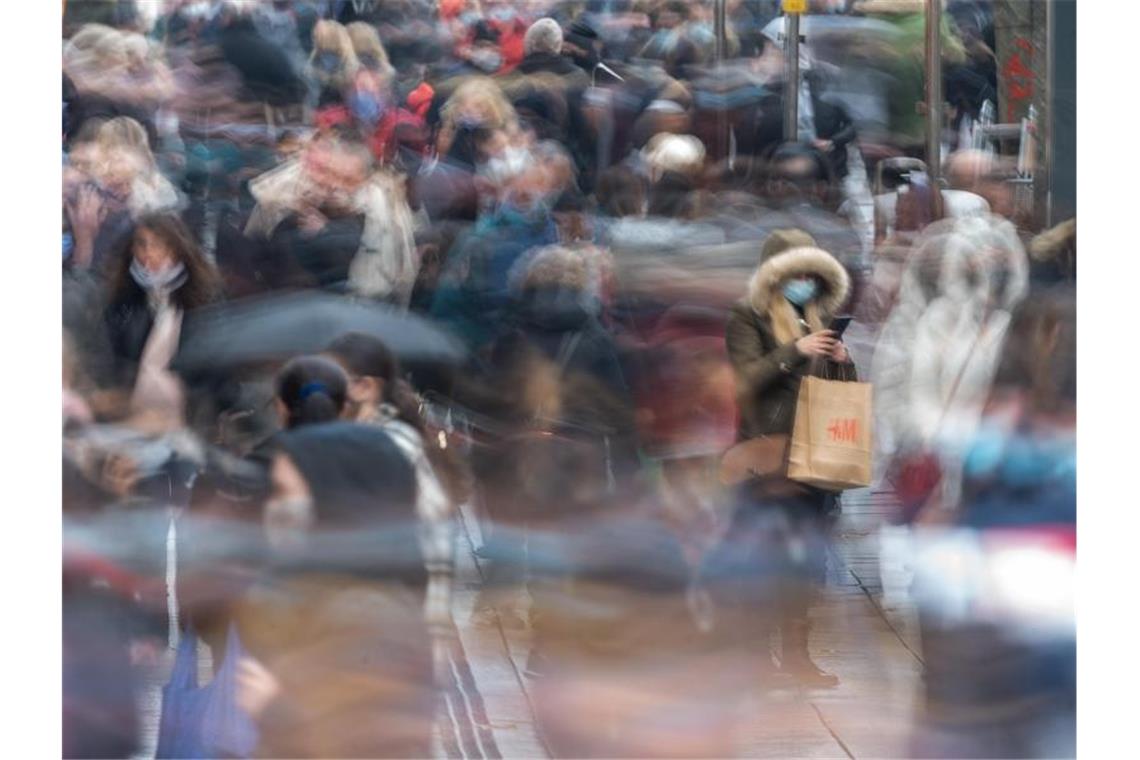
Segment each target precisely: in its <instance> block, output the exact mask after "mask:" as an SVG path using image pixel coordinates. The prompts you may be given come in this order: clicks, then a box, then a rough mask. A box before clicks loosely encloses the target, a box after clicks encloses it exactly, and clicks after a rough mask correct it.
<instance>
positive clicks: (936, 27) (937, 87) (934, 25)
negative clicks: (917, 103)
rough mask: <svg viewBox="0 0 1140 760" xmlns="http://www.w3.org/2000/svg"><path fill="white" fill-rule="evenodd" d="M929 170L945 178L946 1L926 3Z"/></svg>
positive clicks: (935, 177) (931, 173) (935, 179)
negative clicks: (943, 83) (943, 77)
mask: <svg viewBox="0 0 1140 760" xmlns="http://www.w3.org/2000/svg"><path fill="white" fill-rule="evenodd" d="M925 74H926V169H927V171H928V172H929V173H930V178H931V180H933V181H937V180H938V178H939V177H941V176H942V0H926V71H925Z"/></svg>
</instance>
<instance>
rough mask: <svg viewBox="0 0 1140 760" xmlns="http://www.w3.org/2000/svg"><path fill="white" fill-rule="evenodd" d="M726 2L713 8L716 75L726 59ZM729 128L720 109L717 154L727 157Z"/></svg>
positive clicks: (722, 109)
mask: <svg viewBox="0 0 1140 760" xmlns="http://www.w3.org/2000/svg"><path fill="white" fill-rule="evenodd" d="M726 5H727V0H716V4H715V7H714V8H713V14H714V15H713V27H714V31H715V33H716V73H717V75H718V77H719V76H721V75H723V74H724V61H725V59H726V58H727V57H728V10H727V8H726V7H725V6H726ZM728 130H729V126H728V112H727V108H725V107H721V108H720V109H719V110H718V111H717V130H716V136H717V142H718V146H717V147H718V151H717V154H718V155H719V156H721V157H729V147H728V146H729V133H728Z"/></svg>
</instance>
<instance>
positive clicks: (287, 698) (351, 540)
mask: <svg viewBox="0 0 1140 760" xmlns="http://www.w3.org/2000/svg"><path fill="white" fill-rule="evenodd" d="M276 451H277V453H276V454H275V455H274V458H273V463H272V468H271V473H272V476H271V477H272V494H271V496H270V498H269V500H268V501H267V502H266V505H265V510H264V526H265V532H266V536H267V538H268V540H269V545H270V550H271V554H270V559H271V565H270V568H269V570H268V571H267V573H266V574H265V576H264V578H263V580H262V581H261V583H259V584H258V585H256V586H255V587H253V588H251V589H250V590H249V591H248V592H247V593H246V594H245V596H244V597H243V599H242V600H241V601H240V602H238V603H237V604H236V605H235V606H234V608H233V620H234V621H235V623H236V625H237V630H238V632H239V635H240V638H241V643H242V645H243V647H244V649H245V650H246V651H247V652H248V655H249V656H248V658H246V659H243V660H242V661H241V662H240V663H239V669H238V688H237V694H236V700H237V704H238V705H239V706H240V707H241V708H242V709H243V710H244V711H245V712H246V713H247V714H249V715H250V716H251V717H253V718H254V720H255V721H256V723H257V726H258V729H259V733H260V739H259V742H258V749H257V751H256V754H257V756H259V757H312V758H322V757H425V756H427V755H428V754H429V753H430V747H431V734H432V723H433V716H434V711H435V704H436V698H435V691H434V687H433V685H432V672H431V654H430V647H429V646H428V637H427V631H426V628H425V626H424V622H423V604H424V583H425V575H426V574H425V571H424V564H423V557H422V555H421V553H420V548H419V543H418V542H417V541H416V540H415V536H416V531H417V528H416V526H417V522H416V516H415V507H414V502H415V493H416V486H415V479H414V475H413V472H412V468H411V466H410V465H409V464H408V463H407V460H406V458H405V457H404V455H403V453H402V452H401V451H400V449H399V447H398V446H397V445H396V444H395V443H394V442H393V441H392V439H391V438H390V437H389V436H388V435H387V434H386V433H384V432H382V431H380V430H377V429H375V428H372V427H368V426H363V425H353V424H349V423H337V424H331V425H312V426H307V427H303V428H301V429H298V430H295V431H290V432H288V433H286V434H284V435H282V436H281V437H280V438H279V440H278V442H277V449H276ZM215 656H218V655H217V654H216V655H215Z"/></svg>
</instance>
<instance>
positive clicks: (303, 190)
mask: <svg viewBox="0 0 1140 760" xmlns="http://www.w3.org/2000/svg"><path fill="white" fill-rule="evenodd" d="M250 191H251V192H252V194H253V197H254V198H255V199H256V200H257V206H256V208H255V209H254V211H253V214H252V216H251V217H250V220H249V223H248V224H247V226H246V231H245V232H246V235H247V236H250V237H253V238H255V239H261V240H265V241H267V243H268V245H269V246H270V247H271V248H272V249H275V250H276V251H278V252H279V256H278V257H277V259H278V260H277V262H276V263H277V264H278V266H280V267H281V269H280V270H279V271H278V272H277V273H276V275H275V276H276V277H277V278H279V279H277V280H276V281H275V282H273V285H274V286H275V287H281V286H282V285H284V284H286V283H289V282H290V281H291V280H292V279H293V278H296V277H298V276H300V277H302V278H303V279H302V282H305V280H306V279H307V280H308V282H307V283H306V284H316V285H318V286H323V287H336V288H338V289H341V290H348V291H349V292H352V293H354V294H357V295H361V296H366V297H370V298H377V299H383V300H387V301H389V302H391V303H394V304H397V305H401V306H403V305H405V304H406V303H407V301H408V298H409V297H410V296H411V290H412V285H413V284H414V283H415V277H416V270H417V262H416V259H415V240H414V221H413V219H412V213H411V209H410V208H408V203H407V199H406V196H405V191H404V184H403V182H402V181H401V179H400V178H399V177H398V176H396V175H395V174H394V173H392V172H390V171H387V170H385V169H383V168H381V169H377V168H376V167H375V164H374V158H373V156H372V153H371V152H370V150H369V149H368V147H367V146H366V145H364V143H363V142H362V141H361V140H360V139H359V137H358V136H356V135H354V134H353V133H352V132H351V131H350V130H334V131H332V132H330V133H328V134H325V135H321V136H319V137H317V138H316V139H315V140H313V141H312V142H310V143H309V145H308V146H307V148H306V149H305V151H304V153H303V154H302V155H301V157H300V158H299V160H297V161H292V162H289V163H286V164H283V165H282V166H279V167H278V168H276V169H273V170H272V171H270V172H268V173H266V174H264V175H262V176H260V177H258V178H257V179H255V180H254V181H253V182H252V183H251V186H250ZM290 270H292V271H290Z"/></svg>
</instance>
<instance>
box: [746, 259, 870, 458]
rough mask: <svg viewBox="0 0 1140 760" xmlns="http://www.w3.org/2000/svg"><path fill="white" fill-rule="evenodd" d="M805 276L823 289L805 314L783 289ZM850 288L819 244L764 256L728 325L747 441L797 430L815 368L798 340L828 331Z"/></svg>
mask: <svg viewBox="0 0 1140 760" xmlns="http://www.w3.org/2000/svg"><path fill="white" fill-rule="evenodd" d="M805 237H806V236H805ZM765 247H766V249H767V248H768V246H765ZM805 276H808V277H812V278H816V279H817V282H818V289H819V293H818V295H817V296H816V298H814V299H813V300H812V301H810V302H809V303H808V304H807V305H806V306H805V307H804V308H803V313H802V314H800V313H798V311H797V309H796V307H795V306H793V305H792V303H791V302H790V301H789V300H788V298H786V297H785V295H784V293H783V292H782V289H783V288H784V286H785V285H786V284H787V283H788V282H789V281H791V280H794V279H797V278H802V277H805ZM849 289H850V278H849V277H848V275H847V271H846V270H845V269H844V268H843V266H842V265H841V264H840V263H839V262H838V261H836V260H835V258H834V257H833V256H832V255H831V254H829V253H827V252H826V251H824V250H821V249H819V248H814V247H796V248H791V249H789V250H785V251H783V252H782V253H777V254H775V255H770V256H769V257H767V258H764V259H762V260H761V263H760V266H759V268H757V270H756V272H755V274H753V275H752V279H751V281H750V282H749V284H748V295H747V298H745V299H744V300H742V301H740V302H738V303H737V304H736V305H735V306H733V308H732V312H731V314H730V316H729V320H728V328H727V335H728V337H727V343H728V353H729V357H730V359H731V360H732V365H733V369H734V370H735V372H736V380H737V394H738V400H739V403H740V431H739V438H740V439H741V440H743V439H747V438H752V437H755V436H758V435H767V434H771V433H791V431H792V423H793V421H794V419H795V407H796V394H797V393H798V392H799V385H800V379H801V378H802V377H803V376H804V375H805V374H807V373H808V369H809V366H808V363H809V360H808V357H806V356H804V355H803V354H802V353H800V352H799V350H798V349H797V348H796V345H795V344H796V341H797V340H798V339H799V338H802V337H804V336H805V335H808V334H809V333H814V332H818V331H820V330H823V329H824V328H825V327H826V325H827V322H828V320H829V319H830V317H832V316H834V315H835V314H837V313H838V311H839V309H840V308H841V307H842V306H843V304H844V303H845V302H846V300H847V295H848V291H849Z"/></svg>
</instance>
